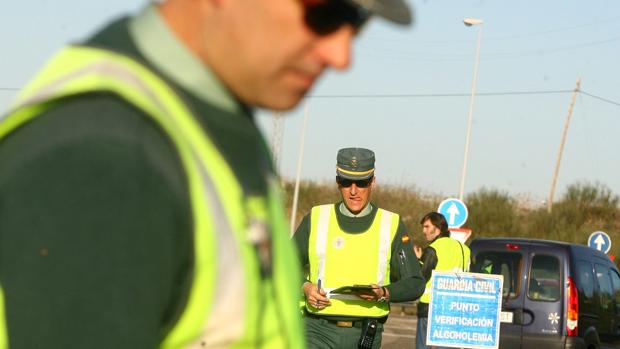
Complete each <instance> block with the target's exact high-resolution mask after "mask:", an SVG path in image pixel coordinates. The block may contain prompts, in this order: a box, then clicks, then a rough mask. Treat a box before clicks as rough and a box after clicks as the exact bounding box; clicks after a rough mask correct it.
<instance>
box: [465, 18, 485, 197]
mask: <svg viewBox="0 0 620 349" xmlns="http://www.w3.org/2000/svg"><path fill="white" fill-rule="evenodd" d="M463 23H464V24H465V25H466V26H468V27H471V26H474V25H477V26H478V39H477V40H476V62H475V63H474V79H473V81H472V84H471V96H470V97H469V114H468V115H467V134H466V136H465V153H464V155H463V171H462V172H461V188H460V191H459V199H460V200H463V192H464V190H465V176H466V174H467V158H468V156H469V138H470V135H471V119H472V114H473V112H474V97H475V95H476V82H477V80H478V63H479V62H480V36H481V34H482V23H483V22H482V20H481V19H476V18H465V19H464V20H463Z"/></svg>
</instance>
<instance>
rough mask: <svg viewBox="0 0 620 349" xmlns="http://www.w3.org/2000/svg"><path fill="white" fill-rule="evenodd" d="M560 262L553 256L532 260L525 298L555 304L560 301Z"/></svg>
mask: <svg viewBox="0 0 620 349" xmlns="http://www.w3.org/2000/svg"><path fill="white" fill-rule="evenodd" d="M560 286H561V283H560V261H559V260H558V259H557V258H556V257H554V256H546V255H535V256H534V257H533V258H532V264H531V268H530V277H529V283H528V287H527V296H528V297H529V298H530V299H532V300H535V301H550V302H555V301H557V300H559V299H560Z"/></svg>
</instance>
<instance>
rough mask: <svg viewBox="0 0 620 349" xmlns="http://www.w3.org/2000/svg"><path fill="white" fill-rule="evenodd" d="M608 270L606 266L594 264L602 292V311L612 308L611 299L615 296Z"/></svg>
mask: <svg viewBox="0 0 620 349" xmlns="http://www.w3.org/2000/svg"><path fill="white" fill-rule="evenodd" d="M608 270H609V269H608V268H607V267H606V266H604V265H601V264H594V272H595V273H596V279H597V281H598V287H599V290H600V297H601V298H600V299H601V309H603V310H607V309H609V307H611V300H612V298H611V297H612V294H613V290H612V287H611V280H610V279H609V273H608Z"/></svg>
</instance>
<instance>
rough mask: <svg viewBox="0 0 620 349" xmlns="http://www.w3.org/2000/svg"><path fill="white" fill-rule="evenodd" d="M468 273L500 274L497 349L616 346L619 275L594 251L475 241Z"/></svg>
mask: <svg viewBox="0 0 620 349" xmlns="http://www.w3.org/2000/svg"><path fill="white" fill-rule="evenodd" d="M470 248H471V252H472V271H473V272H477V273H492V274H498V275H503V276H504V286H503V303H502V313H501V321H502V323H501V325H500V343H499V347H500V348H501V349H512V348H535V349H554V348H620V274H619V273H618V269H617V268H616V266H615V265H614V263H613V262H612V261H611V260H610V258H609V257H608V256H607V255H605V254H603V253H601V252H600V251H597V250H595V249H593V248H590V247H587V246H583V245H576V244H569V243H564V242H559V241H549V240H533V239H517V238H478V239H475V240H473V241H472V242H471V244H470Z"/></svg>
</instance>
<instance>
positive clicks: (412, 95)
mask: <svg viewBox="0 0 620 349" xmlns="http://www.w3.org/2000/svg"><path fill="white" fill-rule="evenodd" d="M20 90H21V88H17V87H0V91H11V92H13V91H20ZM569 92H573V90H550V91H506V92H480V93H476V95H477V96H518V95H542V94H556V93H569ZM579 92H580V93H583V94H584V95H586V96H588V97H592V98H595V99H598V100H600V101H603V102H606V103H609V104H613V105H617V106H620V102H616V101H612V100H610V99H607V98H603V97H600V96H597V95H593V94H591V93H588V92H585V91H583V90H579ZM469 95H470V93H393V94H359V95H354V94H336V95H307V96H306V97H305V98H437V97H468V96H469Z"/></svg>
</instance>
